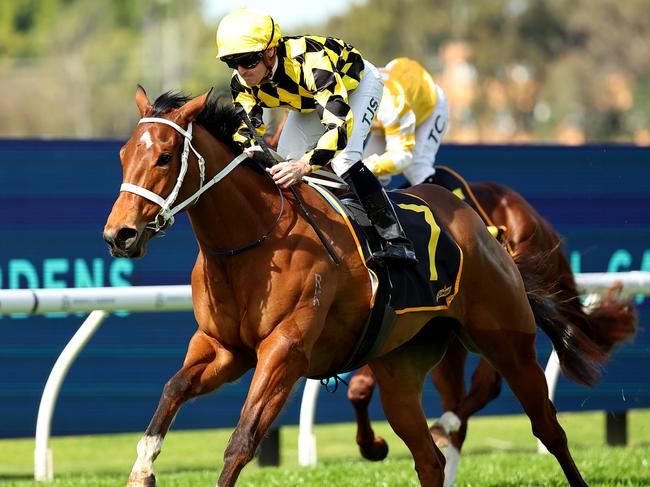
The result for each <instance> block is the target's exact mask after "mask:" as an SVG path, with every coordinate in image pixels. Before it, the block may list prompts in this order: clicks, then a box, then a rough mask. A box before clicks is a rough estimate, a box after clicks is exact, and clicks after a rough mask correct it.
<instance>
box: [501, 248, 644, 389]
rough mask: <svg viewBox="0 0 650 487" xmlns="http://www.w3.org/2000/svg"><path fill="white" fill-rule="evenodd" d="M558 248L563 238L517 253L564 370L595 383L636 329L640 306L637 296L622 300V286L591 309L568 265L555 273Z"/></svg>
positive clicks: (531, 299) (534, 307)
mask: <svg viewBox="0 0 650 487" xmlns="http://www.w3.org/2000/svg"><path fill="white" fill-rule="evenodd" d="M554 252H561V249H560V248H559V243H558V245H557V246H556V247H554V248H551V249H550V250H547V251H544V252H537V253H530V252H515V255H514V256H513V257H514V259H515V262H516V264H517V267H518V268H519V271H520V273H521V276H522V278H523V280H524V285H525V287H526V291H527V294H528V301H529V303H530V306H531V308H532V310H533V314H534V316H535V321H536V322H537V325H538V326H539V327H540V328H541V329H542V330H543V331H544V332H545V333H546V335H547V336H548V337H549V338H550V340H551V342H552V344H553V347H554V348H555V351H556V352H557V354H558V357H559V359H560V366H561V368H562V372H564V374H565V375H566V376H567V377H568V378H569V379H571V380H572V381H574V382H577V383H580V384H584V385H586V386H589V387H593V386H594V385H595V384H596V383H597V382H598V380H599V379H600V377H601V372H602V366H603V365H604V364H605V362H607V360H608V359H609V357H610V355H611V352H612V350H613V348H614V347H615V346H616V345H618V344H620V343H622V342H624V341H627V340H631V339H632V338H633V337H634V335H635V334H636V325H637V314H636V308H635V306H634V304H633V302H632V300H622V299H620V291H621V286H620V285H619V286H613V287H612V288H611V289H610V290H609V291H608V293H607V295H606V296H605V298H604V299H603V300H602V301H601V303H600V304H599V305H597V306H596V307H594V308H592V309H591V310H590V311H589V312H587V310H586V309H585V307H584V306H583V304H582V303H581V302H580V299H579V297H578V296H579V292H578V290H577V286H576V283H575V280H574V278H573V274H572V273H571V270H570V269H569V268H568V266H567V269H565V270H564V271H565V272H560V275H557V269H555V270H551V271H550V272H554V273H556V274H555V275H549V271H548V270H547V269H548V268H549V267H548V266H545V263H546V262H548V261H549V259H551V257H552V254H553V253H554Z"/></svg>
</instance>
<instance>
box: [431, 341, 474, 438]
mask: <svg viewBox="0 0 650 487" xmlns="http://www.w3.org/2000/svg"><path fill="white" fill-rule="evenodd" d="M466 357H467V350H466V349H465V347H464V346H463V344H462V343H461V341H460V340H459V339H458V338H457V337H456V336H455V335H451V337H450V339H449V344H448V346H447V352H446V353H445V356H444V357H443V358H442V359H441V360H440V362H438V364H437V365H436V366H435V367H434V368H433V369H432V370H431V380H432V382H433V385H434V387H435V388H436V390H437V391H438V393H439V394H440V401H441V403H442V410H443V411H444V414H443V415H442V417H441V418H439V419H438V420H437V421H436V422H435V423H433V425H431V428H430V430H431V434H432V435H433V439H434V441H435V442H436V445H438V446H447V445H448V444H449V441H450V438H451V435H452V433H453V436H454V438H455V439H456V441H457V442H458V444H456V443H454V445H455V446H456V448H458V450H460V445H462V443H463V441H464V440H465V432H466V430H467V418H466V417H462V416H461V415H460V414H459V412H458V410H457V409H458V407H459V406H460V404H461V403H462V401H463V400H464V399H465V397H466V392H465V374H464V370H465V359H466Z"/></svg>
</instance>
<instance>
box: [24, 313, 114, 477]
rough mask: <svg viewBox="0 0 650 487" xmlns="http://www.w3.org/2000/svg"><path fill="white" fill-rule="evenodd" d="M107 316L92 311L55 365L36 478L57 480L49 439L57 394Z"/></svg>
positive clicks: (39, 431)
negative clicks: (85, 346) (81, 352)
mask: <svg viewBox="0 0 650 487" xmlns="http://www.w3.org/2000/svg"><path fill="white" fill-rule="evenodd" d="M107 317H108V312H106V311H98V310H96V311H93V312H92V313H90V315H88V317H87V318H86V320H85V321H84V322H83V324H82V325H81V326H80V327H79V329H78V330H77V332H76V333H75V334H74V336H73V337H72V339H71V340H70V341H69V342H68V344H67V345H66V346H65V348H64V349H63V352H61V355H59V358H58V359H57V360H56V362H55V364H54V367H52V371H51V372H50V376H49V377H48V379H47V382H46V384H45V389H44V390H43V396H42V397H41V404H40V406H39V407H38V419H37V420H36V445H35V448H34V480H36V481H41V482H42V481H48V482H49V481H52V480H53V479H54V464H53V462H52V450H51V449H50V446H49V440H50V431H51V428H52V415H53V413H54V406H55V405H56V400H57V396H58V395H59V390H60V389H61V384H63V380H64V379H65V376H66V374H67V373H68V370H69V369H70V366H71V365H72V363H73V362H74V360H75V358H77V355H79V352H80V351H81V349H82V348H83V347H84V345H85V344H86V343H87V342H88V340H90V338H91V337H92V336H93V335H94V334H95V332H96V331H97V330H98V329H99V327H100V326H101V324H102V323H103V322H104V320H105V319H106V318H107Z"/></svg>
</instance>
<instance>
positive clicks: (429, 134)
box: [365, 85, 449, 186]
mask: <svg viewBox="0 0 650 487" xmlns="http://www.w3.org/2000/svg"><path fill="white" fill-rule="evenodd" d="M436 95H437V102H436V107H435V108H434V109H433V112H432V113H431V115H429V116H428V117H427V118H425V119H424V120H423V121H422V123H421V124H420V125H418V126H417V128H416V129H415V149H413V160H412V161H411V164H409V165H408V166H407V167H406V169H404V177H406V180H407V181H408V182H409V184H410V185H411V186H414V185H416V184H420V183H421V182H422V181H424V180H425V179H426V178H428V177H429V176H432V175H433V174H435V172H436V169H435V167H434V166H433V165H434V164H435V162H436V155H437V154H438V149H439V148H440V143H441V142H442V137H443V136H444V135H445V132H446V131H447V126H448V124H449V104H448V103H447V97H446V96H445V92H444V91H443V90H442V88H440V87H439V86H437V85H436ZM385 151H386V139H385V138H384V136H383V133H382V134H380V133H379V132H373V134H372V135H371V136H370V139H369V140H368V144H367V145H366V150H365V154H366V155H369V154H383V153H384V152H385ZM390 180H391V176H380V177H379V181H381V184H382V185H384V186H388V185H389V184H390Z"/></svg>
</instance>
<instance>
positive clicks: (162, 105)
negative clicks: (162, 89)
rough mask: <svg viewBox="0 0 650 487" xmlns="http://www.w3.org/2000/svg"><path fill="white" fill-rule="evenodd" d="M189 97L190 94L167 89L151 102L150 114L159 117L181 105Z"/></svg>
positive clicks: (188, 99)
mask: <svg viewBox="0 0 650 487" xmlns="http://www.w3.org/2000/svg"><path fill="white" fill-rule="evenodd" d="M191 99H192V97H191V96H189V95H186V94H184V93H181V92H178V91H168V92H167V93H163V94H162V95H160V96H159V97H158V98H156V101H155V102H153V106H152V109H151V114H150V116H151V117H160V116H162V115H165V114H167V113H169V112H170V111H172V110H174V109H175V108H180V107H182V106H183V105H185V104H186V103H187V102H188V101H190V100H191Z"/></svg>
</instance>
